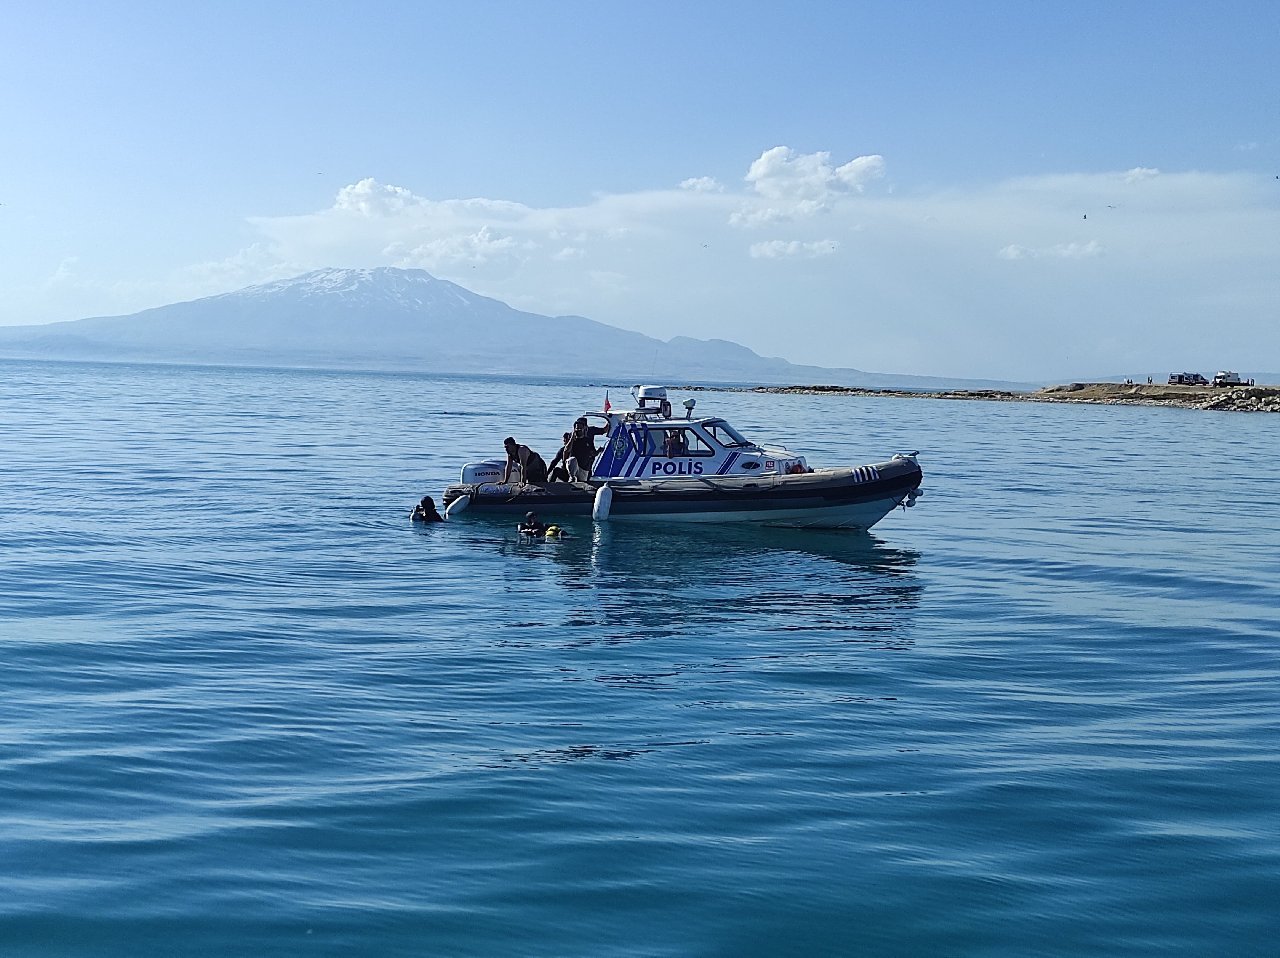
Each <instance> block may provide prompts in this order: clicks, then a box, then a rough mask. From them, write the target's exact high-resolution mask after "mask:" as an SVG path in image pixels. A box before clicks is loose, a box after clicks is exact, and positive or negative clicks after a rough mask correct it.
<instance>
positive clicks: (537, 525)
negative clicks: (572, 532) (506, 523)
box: [516, 512, 564, 539]
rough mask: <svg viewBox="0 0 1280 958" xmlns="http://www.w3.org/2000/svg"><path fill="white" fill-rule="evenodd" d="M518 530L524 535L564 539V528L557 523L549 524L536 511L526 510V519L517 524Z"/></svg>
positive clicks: (537, 537) (536, 537)
mask: <svg viewBox="0 0 1280 958" xmlns="http://www.w3.org/2000/svg"><path fill="white" fill-rule="evenodd" d="M516 531H517V532H518V533H520V535H522V536H530V537H532V538H534V539H563V538H564V530H563V529H561V528H560V527H559V526H557V525H547V524H546V523H545V522H543V521H542V520H541V519H539V518H538V514H537V513H536V512H526V513H525V514H524V521H523V522H521V523H520V525H518V526H516Z"/></svg>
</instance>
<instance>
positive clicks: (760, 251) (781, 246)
mask: <svg viewBox="0 0 1280 958" xmlns="http://www.w3.org/2000/svg"><path fill="white" fill-rule="evenodd" d="M839 248H840V244H839V242H837V241H836V240H815V241H813V242H810V243H802V242H800V241H799V240H768V241H766V242H764V243H753V244H752V245H751V247H750V249H748V250H747V253H748V255H749V256H751V258H752V259H791V258H796V257H804V258H807V259H814V258H816V257H819V256H830V255H831V254H832V253H834V252H835V251H836V250H838V249H839Z"/></svg>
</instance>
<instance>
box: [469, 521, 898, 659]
mask: <svg viewBox="0 0 1280 958" xmlns="http://www.w3.org/2000/svg"><path fill="white" fill-rule="evenodd" d="M479 528H480V527H479V526H477V525H472V526H469V527H468V529H469V530H477V531H478V529H479ZM497 528H498V526H497V524H494V525H491V526H490V531H494V530H496V529H497ZM565 528H566V529H567V530H568V531H569V533H570V535H571V536H572V537H571V538H568V539H565V540H563V541H560V542H546V543H542V542H529V541H527V540H526V541H518V540H517V539H516V537H515V536H514V533H512V534H508V535H507V536H505V537H504V538H501V539H499V540H498V543H497V546H498V552H499V554H500V555H501V556H504V557H506V558H508V559H509V560H518V561H521V567H522V568H524V569H525V570H526V571H528V570H529V569H530V567H528V566H524V563H525V562H527V563H541V566H537V565H535V566H532V568H533V569H538V568H541V569H545V570H548V571H552V570H554V576H555V577H556V579H557V580H558V581H557V582H556V587H557V588H558V589H560V590H564V591H562V592H561V593H560V596H561V598H560V601H559V602H558V603H557V607H558V608H557V614H556V616H555V618H556V621H555V622H554V623H552V622H549V623H547V624H548V625H550V626H552V627H553V628H554V629H555V630H556V635H557V636H558V637H560V638H561V639H564V640H566V641H571V642H573V643H589V644H595V643H616V642H630V641H636V640H641V639H653V638H660V637H665V636H673V635H680V634H689V635H691V636H697V637H699V638H703V637H712V636H720V637H723V638H725V639H729V640H733V639H738V640H743V641H749V642H750V644H753V645H754V644H757V643H759V642H760V640H761V638H762V637H763V636H766V635H772V636H775V637H777V638H779V639H784V638H785V637H787V636H792V637H793V638H795V637H797V634H801V633H808V634H815V635H820V636H821V637H822V639H823V641H827V642H830V641H836V642H863V643H871V644H875V645H879V646H884V647H894V648H905V647H908V646H909V645H910V639H909V635H910V631H911V630H910V629H909V628H908V627H907V626H908V621H909V618H910V616H911V615H912V613H913V611H914V609H915V608H916V606H917V605H918V602H919V596H920V592H921V590H922V588H923V586H922V584H921V582H920V580H919V577H918V576H917V575H916V574H915V571H914V566H915V564H916V562H917V561H918V560H919V557H920V556H919V553H917V552H915V551H912V550H909V549H900V548H896V547H894V546H892V545H890V544H889V543H887V542H885V541H884V540H882V539H879V538H877V537H876V536H874V535H871V534H868V533H851V532H840V531H830V532H824V531H813V530H806V531H801V530H792V529H771V528H767V529H762V528H743V527H738V526H704V527H701V528H698V529H697V530H696V532H693V531H691V530H690V529H689V528H688V527H687V526H674V527H672V528H669V529H662V530H655V529H654V528H653V527H651V526H645V527H639V526H634V525H630V526H629V525H624V524H613V523H610V524H607V525H603V524H602V525H593V524H591V523H589V522H570V523H566V524H565ZM490 541H492V540H490ZM526 638H527V636H526Z"/></svg>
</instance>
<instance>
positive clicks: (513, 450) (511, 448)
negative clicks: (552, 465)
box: [502, 436, 547, 484]
mask: <svg viewBox="0 0 1280 958" xmlns="http://www.w3.org/2000/svg"><path fill="white" fill-rule="evenodd" d="M502 445H503V447H504V448H505V449H506V450H507V468H506V469H504V470H503V472H502V481H503V483H504V484H505V483H508V482H510V481H511V470H512V468H514V467H519V469H520V480H521V482H546V481H547V461H546V460H545V459H543V458H542V457H541V456H540V455H538V454H537V453H536V452H534V451H533V450H532V449H530V448H529V447H528V446H522V445H520V443H518V442H516V440H515V437H513V436H508V437H507V438H506V439H504V440H502Z"/></svg>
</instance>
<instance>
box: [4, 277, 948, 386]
mask: <svg viewBox="0 0 1280 958" xmlns="http://www.w3.org/2000/svg"><path fill="white" fill-rule="evenodd" d="M0 355H5V356H10V357H33V356H34V357H41V358H62V359H114V360H137V361H149V362H192V363H238V364H247V365H288V366H317V367H347V368H352V367H356V368H379V369H387V370H421V371H428V372H443V373H507V374H529V373H532V374H536V375H545V376H584V377H592V378H601V377H618V378H620V379H624V380H631V379H634V380H636V381H639V379H658V380H663V381H684V382H760V383H777V382H787V383H803V382H825V383H832V384H847V385H864V386H889V385H894V386H919V387H931V386H940V385H944V384H945V385H956V384H957V383H956V382H955V381H945V382H944V381H943V380H938V379H933V378H930V377H916V376H892V375H883V374H876V373H865V372H862V371H860V370H856V369H840V370H835V369H824V368H821V367H816V366H796V365H793V364H791V363H788V362H786V361H785V360H782V359H771V358H766V357H763V356H759V355H757V354H756V353H754V352H752V351H751V350H750V349H747V348H746V347H745V346H740V345H738V344H737V343H731V342H727V341H724V340H701V339H690V338H688V337H684V336H677V337H676V338H674V339H672V340H670V341H668V342H664V341H662V340H659V339H655V338H653V337H650V336H646V335H644V334H643V333H636V332H629V331H627V330H622V329H617V328H616V327H613V326H606V325H605V324H603V323H598V322H595V321H593V320H590V319H585V318H583V317H581V316H554V317H553V316H541V315H538V314H536V313H526V312H522V311H520V310H517V309H513V308H511V307H510V306H508V305H506V304H505V303H502V302H499V301H498V300H496V299H490V298H489V297H486V296H481V295H479V294H477V293H473V292H471V291H470V290H468V289H464V288H463V287H461V286H458V285H457V284H455V283H451V282H448V281H447V280H442V279H437V278H436V277H434V276H432V275H430V274H429V273H427V272H425V271H424V270H420V269H395V268H391V267H380V268H377V269H320V270H315V271H314V272H310V273H306V274H304V275H302V276H297V277H294V278H293V279H287V280H280V281H278V282H273V283H264V284H262V285H259V286H249V287H247V288H245V289H241V290H237V291H236V292H233V293H224V294H222V295H219V296H209V297H206V298H204V299H197V300H193V301H191V302H187V303H174V304H172V305H169V306H160V307H157V308H155V309H148V310H144V311H143V312H140V313H135V314H133V315H131V316H111V317H97V318H94V319H81V320H74V321H71V322H64V323H52V324H49V325H46V326H15V327H7V328H4V327H0Z"/></svg>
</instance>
